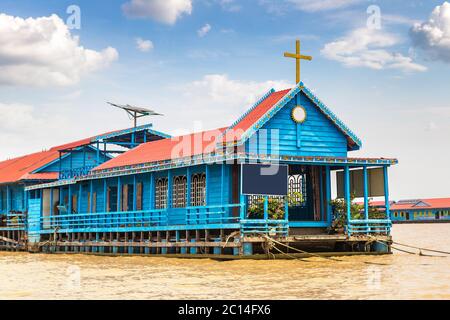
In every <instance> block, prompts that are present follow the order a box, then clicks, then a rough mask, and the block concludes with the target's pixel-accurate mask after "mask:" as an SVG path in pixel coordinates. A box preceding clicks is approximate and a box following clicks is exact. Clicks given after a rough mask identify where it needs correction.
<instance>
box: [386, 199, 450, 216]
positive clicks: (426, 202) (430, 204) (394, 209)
mask: <svg viewBox="0 0 450 320" xmlns="http://www.w3.org/2000/svg"><path fill="white" fill-rule="evenodd" d="M391 220H392V221H439V220H449V221H450V198H436V199H414V200H400V201H397V202H395V203H394V204H393V205H391Z"/></svg>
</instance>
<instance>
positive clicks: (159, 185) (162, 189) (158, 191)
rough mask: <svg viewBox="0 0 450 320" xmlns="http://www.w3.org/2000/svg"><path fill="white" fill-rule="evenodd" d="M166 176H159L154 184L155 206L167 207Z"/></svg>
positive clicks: (159, 207)
mask: <svg viewBox="0 0 450 320" xmlns="http://www.w3.org/2000/svg"><path fill="white" fill-rule="evenodd" d="M167 185H168V180H167V178H159V179H157V180H156V186H155V208H156V209H165V208H167Z"/></svg>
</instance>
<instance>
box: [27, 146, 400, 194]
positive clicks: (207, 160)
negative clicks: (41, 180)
mask: <svg viewBox="0 0 450 320" xmlns="http://www.w3.org/2000/svg"><path fill="white" fill-rule="evenodd" d="M249 160H250V161H254V162H255V161H256V162H261V163H271V162H274V163H286V162H287V163H289V162H293V163H301V164H311V165H328V164H334V165H337V166H339V165H344V166H345V165H353V166H390V165H395V164H397V163H398V160H397V159H385V158H345V157H342V158H338V157H306V156H280V155H258V154H247V153H228V154H224V153H211V154H206V155H197V156H193V157H185V158H179V159H176V160H165V161H156V162H150V163H144V164H138V165H133V166H124V167H119V168H112V169H104V170H99V171H95V172H91V173H90V174H89V175H86V176H80V177H77V178H74V179H72V180H63V181H56V182H53V183H46V184H38V185H32V186H29V187H26V188H25V190H26V191H30V190H36V189H43V188H50V187H57V186H62V185H69V184H75V183H77V182H78V181H87V180H95V179H104V178H110V177H118V176H126V175H134V174H141V173H148V172H155V171H163V170H170V169H175V168H183V167H191V166H197V165H202V164H214V163H225V162H228V161H237V162H243V161H249Z"/></svg>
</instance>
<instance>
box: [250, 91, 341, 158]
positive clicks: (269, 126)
mask: <svg viewBox="0 0 450 320" xmlns="http://www.w3.org/2000/svg"><path fill="white" fill-rule="evenodd" d="M300 105H301V106H303V107H304V108H305V110H306V113H307V118H306V121H305V122H304V123H303V124H297V123H295V122H294V121H293V120H292V118H291V112H292V109H293V108H295V107H296V106H297V96H296V97H294V98H293V99H292V100H291V101H290V102H288V103H287V104H286V105H285V106H284V107H283V108H282V109H281V110H280V111H278V112H277V113H276V114H275V115H274V116H273V118H271V119H270V120H269V121H268V122H267V123H266V124H265V125H264V126H263V127H262V128H261V129H263V130H259V131H258V132H257V135H258V139H259V142H256V140H255V137H252V138H250V140H249V141H248V142H247V145H246V151H247V152H250V153H255V152H256V151H258V152H259V153H260V154H276V153H279V154H280V155H289V156H326V157H346V156H347V139H346V136H345V135H344V134H343V133H342V131H340V130H339V129H338V128H337V127H336V126H335V125H334V123H333V122H332V121H331V120H329V119H328V118H327V117H325V115H324V114H323V113H322V112H321V111H320V110H319V109H318V108H317V107H316V106H315V104H314V103H313V102H312V101H311V100H310V99H309V98H308V97H307V96H306V95H305V94H304V93H303V92H301V93H300ZM297 126H301V128H300V129H301V130H300V131H301V134H300V139H301V144H300V147H298V145H297V138H298V134H297ZM271 130H277V131H278V136H279V139H276V135H274V136H273V138H275V141H277V140H278V141H279V142H278V143H276V142H275V143H274V142H273V141H272V135H273V131H271ZM265 134H267V138H264V135H265ZM265 141H267V143H265Z"/></svg>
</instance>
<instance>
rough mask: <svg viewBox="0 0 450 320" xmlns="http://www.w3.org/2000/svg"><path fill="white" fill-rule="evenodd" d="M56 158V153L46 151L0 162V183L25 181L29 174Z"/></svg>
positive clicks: (57, 155) (54, 151) (57, 154)
mask: <svg viewBox="0 0 450 320" xmlns="http://www.w3.org/2000/svg"><path fill="white" fill-rule="evenodd" d="M58 157H59V153H58V151H56V150H48V151H41V152H36V153H32V154H29V155H26V156H22V157H18V158H14V159H10V160H6V161H2V162H0V183H12V182H17V181H20V180H23V179H26V177H27V175H28V174H29V173H30V172H33V171H34V170H36V169H39V168H40V167H42V166H44V165H46V164H47V163H50V162H52V161H53V160H55V159H57V158H58ZM47 177H48V176H47ZM52 180H53V179H52Z"/></svg>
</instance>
